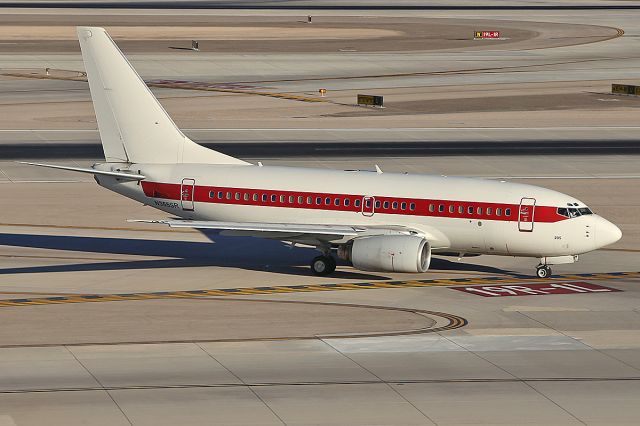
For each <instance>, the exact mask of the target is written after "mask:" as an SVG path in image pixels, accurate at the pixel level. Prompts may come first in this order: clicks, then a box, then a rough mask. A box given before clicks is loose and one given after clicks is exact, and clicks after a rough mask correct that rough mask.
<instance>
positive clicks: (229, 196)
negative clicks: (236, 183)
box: [227, 192, 231, 200]
mask: <svg viewBox="0 0 640 426" xmlns="http://www.w3.org/2000/svg"><path fill="white" fill-rule="evenodd" d="M230 199H231V193H230V192H227V200H230Z"/></svg>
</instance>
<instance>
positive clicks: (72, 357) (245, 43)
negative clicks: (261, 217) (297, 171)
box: [0, 1, 640, 426]
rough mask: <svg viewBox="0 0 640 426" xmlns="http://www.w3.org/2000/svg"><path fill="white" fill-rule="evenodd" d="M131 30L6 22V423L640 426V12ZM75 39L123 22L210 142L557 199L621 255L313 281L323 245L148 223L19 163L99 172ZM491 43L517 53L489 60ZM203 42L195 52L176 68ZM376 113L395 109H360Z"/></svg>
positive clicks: (78, 15)
mask: <svg viewBox="0 0 640 426" xmlns="http://www.w3.org/2000/svg"><path fill="white" fill-rule="evenodd" d="M123 3H127V2H123ZM196 3H198V2H190V4H193V5H196ZM201 3H202V2H200V3H198V4H200V5H202V4H201ZM215 3H216V2H209V4H210V5H213V6H214V7H218V6H219V5H218V6H216V4H215ZM334 3H335V4H337V5H338V6H345V4H344V2H334ZM365 3H366V2H358V1H356V2H353V5H352V6H354V5H355V6H358V7H360V6H362V5H363V4H365ZM488 3H490V4H492V5H494V6H495V5H496V3H495V2H488ZM585 3H589V4H590V5H592V6H594V5H595V2H592V1H587V2H585ZM627 3H629V2H610V4H611V5H613V6H620V5H624V4H627ZM225 4H226V3H225ZM261 4H262V5H263V6H264V7H267V6H274V5H272V4H271V3H261ZM308 4H309V3H308V2H304V1H302V2H297V3H296V4H295V5H294V6H300V7H303V6H305V5H308ZM366 4H368V5H369V6H372V5H373V6H376V5H377V6H379V4H378V3H376V2H369V3H366ZM366 4H365V5H366ZM399 4H400V3H399ZM527 4H528V2H526V1H524V2H517V6H526V5H527ZM541 4H542V6H544V5H545V4H547V3H545V2H542V3H541ZM541 4H540V3H536V7H538V6H540V5H541ZM265 5H266V6H265ZM401 5H405V6H412V5H413V6H415V5H416V2H411V1H408V2H403V3H402V4H401ZM196 6H197V5H196ZM275 6H278V5H275ZM280 6H282V4H280ZM194 7H195V6H194ZM133 12H134V11H127V10H118V9H109V10H95V9H90V10H86V9H85V10H77V9H65V10H53V9H47V10H44V11H43V10H37V9H34V10H25V9H14V10H10V11H8V10H7V13H6V14H3V16H0V22H2V23H3V29H2V31H0V42H1V43H2V44H0V68H1V69H0V93H1V94H2V101H0V155H2V158H0V194H1V195H2V199H3V206H2V209H1V210H0V425H2V426H4V425H31V424H33V425H36V424H60V425H73V424H87V423H88V424H108V425H117V424H154V425H158V424H167V425H169V424H171V425H173V424H225V425H226V424H229V425H232V424H236V425H248V424H260V425H262V424H288V425H289V424H290V425H305V424H314V425H317V424H335V425H342V424H352V425H359V424H362V425H413V424H421V425H423V424H436V425H457V424H509V425H511V424H532V425H533V424H545V425H549V424H558V425H560V424H562V425H565V424H588V425H632V424H636V423H637V418H638V417H639V416H640V408H639V407H638V404H637V401H638V400H639V399H640V311H639V309H640V293H639V291H638V283H640V275H639V273H640V269H639V266H638V265H640V262H639V261H640V254H639V253H640V252H639V250H640V221H638V218H637V212H638V209H639V208H640V205H639V204H640V185H638V179H639V178H640V169H639V168H638V164H639V160H640V155H638V152H637V143H636V142H637V141H638V138H639V137H640V136H639V135H640V127H638V126H636V124H635V123H636V121H637V111H638V107H639V106H640V104H639V103H638V101H637V100H636V98H632V97H619V96H613V95H611V94H610V93H609V91H610V85H611V83H612V82H628V83H632V82H634V81H635V79H638V78H639V76H640V60H639V59H638V58H637V57H636V55H633V53H632V52H633V51H634V49H635V47H636V44H637V36H638V35H639V34H640V30H639V27H638V25H637V22H636V21H637V19H635V16H634V15H633V14H632V13H629V11H625V10H615V9H611V10H598V11H597V12H594V11H589V10H572V11H564V10H560V9H549V10H545V9H532V10H528V11H526V13H523V12H522V11H519V10H490V11H481V10H457V11H446V10H426V9H425V10H420V9H415V8H414V10H380V9H377V10H361V9H352V10H348V9H343V10H323V11H322V13H321V14H320V13H319V12H313V14H314V15H321V16H314V23H313V24H311V25H312V27H310V26H309V25H308V24H306V23H304V22H299V21H300V20H304V18H305V17H306V15H305V14H306V11H305V12H301V11H300V10H282V9H278V10H276V11H270V10H264V9H263V10H247V11H243V12H242V13H241V12H239V11H237V10H220V9H216V10H206V9H204V10H190V11H171V10H153V9H145V10H144V11H135V13H136V14H137V15H136V16H135V18H134V17H132V15H133ZM52 14H56V15H57V16H58V17H59V18H60V19H59V22H58V23H57V24H56V25H54V27H55V28H51V26H52V25H51V23H50V16H51V15H52ZM80 21H82V22H83V23H89V24H92V25H93V24H96V25H107V26H108V25H113V26H114V30H115V31H116V32H114V34H117V35H118V39H117V41H118V42H119V43H122V46H123V48H124V50H125V53H127V54H130V57H131V59H132V62H133V64H134V66H136V67H137V68H138V69H139V70H140V71H141V73H142V74H143V77H144V78H145V79H146V80H156V82H157V81H165V82H166V81H168V80H177V79H180V80H185V81H188V82H191V83H193V82H196V83H199V84H200V87H201V88H202V87H205V86H206V88H207V89H211V90H191V89H189V88H186V89H185V88H182V89H179V88H170V89H167V88H158V87H155V88H154V89H153V90H154V92H155V93H156V94H157V95H158V96H159V98H160V99H161V102H162V103H163V105H165V106H166V107H167V109H168V110H169V112H170V113H171V114H172V116H174V117H175V119H176V121H177V123H178V124H179V125H180V126H181V127H182V128H185V129H186V130H185V132H186V133H187V134H188V135H189V136H191V137H192V138H193V139H194V140H197V141H199V142H201V143H203V144H205V145H211V146H216V147H219V148H220V149H223V150H224V149H228V150H229V153H233V154H235V155H239V156H242V157H243V158H245V159H247V160H249V161H252V162H256V161H262V162H263V163H264V164H267V165H271V164H272V165H302V166H309V167H331V168H339V169H373V168H374V165H375V164H377V165H379V166H380V167H381V168H382V169H383V170H384V171H385V172H410V173H434V174H439V175H464V176H476V177H484V178H489V179H509V180H516V181H518V182H527V183H532V184H535V185H541V186H545V187H549V188H553V189H557V190H559V191H562V192H565V193H569V194H572V195H574V196H576V197H577V198H579V199H581V200H583V201H585V202H586V203H587V204H588V205H589V206H590V207H592V208H593V209H594V211H596V212H597V213H599V214H602V215H603V216H605V217H607V218H608V219H610V220H612V221H613V222H614V223H616V224H617V225H618V226H620V228H621V229H622V231H623V235H624V236H623V239H622V240H621V241H619V242H618V243H616V244H615V245H613V246H611V247H607V248H605V249H602V250H598V251H596V252H593V253H589V254H586V255H584V256H581V259H580V261H579V262H578V263H576V264H572V265H559V266H557V267H555V268H554V273H555V274H556V277H555V278H553V279H551V280H539V279H536V278H534V277H533V267H534V266H535V264H536V260H535V259H515V258H507V257H495V256H480V257H465V258H463V259H460V260H459V259H457V258H455V257H438V258H436V259H434V260H433V262H432V268H431V269H430V270H429V272H427V273H425V274H420V275H409V274H392V273H367V272H361V271H356V270H354V269H353V268H351V267H350V266H348V265H346V264H340V265H339V266H338V270H337V272H336V274H335V275H334V276H331V277H326V278H318V277H314V276H311V275H310V273H309V270H308V266H307V264H308V262H309V260H310V258H311V257H313V256H314V255H315V253H314V252H313V251H312V250H309V249H305V248H294V249H291V248H290V247H288V246H285V245H283V244H281V243H278V242H273V241H263V240H258V239H253V238H231V237H220V236H217V237H213V238H210V237H207V236H205V235H203V234H201V233H199V232H197V231H194V230H169V229H165V228H162V227H159V225H157V226H154V225H144V224H137V223H129V222H127V221H126V220H127V219H160V218H164V217H165V216H164V215H163V214H162V213H161V212H157V211H154V210H152V209H151V208H149V207H144V206H141V205H139V204H137V203H134V202H132V201H130V200H127V199H124V198H122V197H119V196H117V195H115V194H112V193H110V192H108V191H106V190H104V189H103V188H100V187H98V186H97V185H96V184H95V183H94V182H93V181H92V179H91V177H89V176H86V175H75V174H69V173H67V172H63V171H59V170H50V169H40V168H33V167H29V166H26V165H23V164H17V163H15V162H14V160H27V161H28V160H35V159H37V160H38V161H41V162H51V163H56V164H69V165H80V166H87V165H89V164H91V163H93V162H95V161H99V160H100V158H99V155H100V151H99V146H98V145H97V143H98V136H97V133H96V130H95V129H96V123H95V117H94V116H93V111H92V109H91V108H92V107H91V104H90V98H89V93H88V90H87V85H86V83H84V82H82V81H75V80H73V79H72V80H65V79H60V78H66V77H68V76H76V77H77V76H78V75H77V72H76V71H78V70H81V69H82V65H81V61H80V56H79V51H78V48H77V45H76V44H75V42H73V40H71V39H70V36H69V33H68V30H69V28H70V27H72V26H73V25H75V24H78V23H80ZM173 22H175V23H176V27H178V28H177V29H172V30H171V31H169V32H167V33H166V34H164V35H165V36H166V37H160V36H158V35H157V31H155V32H154V28H156V30H157V29H158V28H166V26H167V25H168V23H173ZM178 24H179V25H178ZM134 25H137V26H139V28H137V29H136V28H133V26H134ZM478 25H483V29H491V28H494V27H495V28H498V29H502V30H503V31H505V34H507V35H508V36H509V40H503V41H496V42H487V43H485V44H480V43H482V42H479V41H474V40H471V39H470V36H471V35H472V34H471V32H472V31H473V30H474V29H475V28H476V27H477V26H478ZM207 26H209V27H211V28H207ZM248 26H250V27H257V28H263V29H264V31H261V32H255V31H254V32H250V31H249V32H244V33H243V31H244V30H242V28H247V27H248ZM484 26H486V27H491V28H485V27H484ZM9 27H13V30H16V31H12V30H10V29H8V28H9ZM190 28H193V30H190ZM425 28H426V29H425ZM239 29H240V30H239ZM18 30H19V31H18ZM118 30H119V31H120V32H117V31H118ZM196 30H197V31H200V32H197V31H196ZM311 30H313V31H311ZM329 30H331V31H334V32H333V33H330V31H329ZM338 30H339V31H338ZM355 30H358V31H355ZM398 31H399V32H401V33H402V34H401V35H393V34H391V33H393V32H398ZM534 33H535V34H534ZM193 34H197V35H198V37H200V38H201V44H200V45H201V51H199V52H191V51H187V50H182V49H171V47H182V46H183V45H185V46H186V45H188V42H189V40H190V39H191V37H192V35H193ZM238 34H239V35H238ZM329 34H331V35H329ZM394 37H396V38H397V40H396V39H394ZM273 38H279V40H274V39H273ZM396 42H397V43H396ZM185 43H187V44H185ZM489 43H493V44H489ZM256 46H258V47H256ZM310 46H311V47H313V49H314V51H313V52H306V50H307V49H309V48H310ZM26 47H28V49H27V48H26ZM47 67H48V68H50V75H49V76H46V72H45V68H47ZM60 70H64V71H60ZM47 77H50V78H47ZM76 77H73V78H76ZM204 83H206V85H204V86H203V84H204ZM191 86H192V87H195V86H194V85H193V84H191ZM323 87H324V88H327V89H328V94H327V96H326V97H324V98H320V96H319V94H318V89H319V88H323ZM224 90H233V91H234V92H224ZM242 91H244V92H245V93H238V92H242ZM362 91H366V92H367V93H371V94H382V95H384V96H385V105H386V108H384V109H369V108H362V107H357V106H355V105H354V101H355V95H356V94H357V93H361V92H362ZM282 93H284V94H287V95H289V97H276V96H274V94H282ZM305 99H307V100H305ZM308 99H313V100H314V101H313V102H311V101H308ZM318 99H320V101H318V102H316V101H315V100H318ZM480 154H481V155H480Z"/></svg>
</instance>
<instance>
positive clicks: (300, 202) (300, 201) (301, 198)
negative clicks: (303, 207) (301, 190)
mask: <svg viewBox="0 0 640 426" xmlns="http://www.w3.org/2000/svg"><path fill="white" fill-rule="evenodd" d="M303 203H304V197H303V196H302V195H298V204H303Z"/></svg>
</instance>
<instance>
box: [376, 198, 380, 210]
mask: <svg viewBox="0 0 640 426" xmlns="http://www.w3.org/2000/svg"><path fill="white" fill-rule="evenodd" d="M380 204H381V203H380V201H379V200H377V201H376V209H379V208H380Z"/></svg>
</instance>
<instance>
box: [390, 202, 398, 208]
mask: <svg viewBox="0 0 640 426" xmlns="http://www.w3.org/2000/svg"><path fill="white" fill-rule="evenodd" d="M391 208H392V209H394V210H398V202H397V201H394V202H393V203H391Z"/></svg>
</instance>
